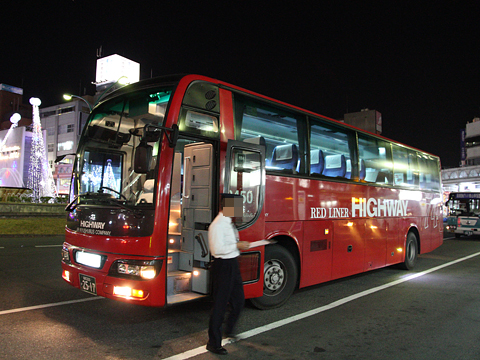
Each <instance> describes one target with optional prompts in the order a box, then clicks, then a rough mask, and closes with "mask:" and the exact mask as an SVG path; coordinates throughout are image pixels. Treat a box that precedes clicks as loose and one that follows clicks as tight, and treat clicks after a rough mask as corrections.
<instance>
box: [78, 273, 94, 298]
mask: <svg viewBox="0 0 480 360" xmlns="http://www.w3.org/2000/svg"><path fill="white" fill-rule="evenodd" d="M79 275H80V289H82V290H83V291H85V292H87V293H89V294H92V295H97V285H96V282H95V278H94V277H93V276H88V275H83V274H79Z"/></svg>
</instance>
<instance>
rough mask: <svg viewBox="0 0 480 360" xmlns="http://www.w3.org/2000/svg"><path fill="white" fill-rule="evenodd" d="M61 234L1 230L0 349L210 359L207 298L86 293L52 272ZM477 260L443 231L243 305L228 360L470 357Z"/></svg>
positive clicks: (23, 353)
mask: <svg viewBox="0 0 480 360" xmlns="http://www.w3.org/2000/svg"><path fill="white" fill-rule="evenodd" d="M62 240H63V239H62V237H55V238H39V239H34V238H26V239H19V238H16V239H0V294H1V300H0V359H4V358H5V359H53V358H55V359H67V358H68V359H78V358H85V359H162V358H168V357H171V356H177V357H176V358H186V357H187V356H188V355H194V357H193V358H194V359H215V358H217V356H215V355H213V354H210V353H207V352H205V351H204V344H205V341H206V338H207V334H206V328H207V324H208V315H209V309H210V303H209V302H208V301H202V302H196V303H190V304H183V305H180V306H176V307H171V308H167V309H155V308H145V307H138V306H133V305H128V304H123V303H119V302H115V301H111V300H107V299H98V298H93V297H90V296H89V295H88V294H85V293H83V292H80V291H78V290H77V289H74V288H72V287H70V286H69V285H67V284H66V283H64V282H63V280H62V279H61V277H60V272H61V270H60V262H59V261H60V246H59V245H61V243H62ZM50 245H51V246H50ZM468 256H471V257H470V258H468V259H467V258H466V257H468ZM454 261H458V262H456V263H452V262H454ZM439 267H441V268H439ZM479 270H480V238H468V239H467V238H465V239H464V238H462V239H461V240H446V241H445V243H444V245H443V246H442V247H440V248H439V249H437V250H435V251H434V252H432V253H430V254H425V255H422V256H421V257H420V261H419V264H418V266H417V268H416V269H415V271H413V272H405V271H402V270H398V269H396V268H385V269H380V270H375V271H372V272H369V273H366V274H361V275H357V276H353V277H349V278H347V279H342V280H337V281H333V282H330V283H327V284H322V285H318V286H314V287H310V288H308V289H302V290H299V291H297V292H296V293H295V294H294V296H292V298H291V299H290V300H289V301H288V303H287V304H286V305H285V306H283V307H282V308H280V309H274V310H270V311H259V310H256V309H254V308H252V307H250V306H248V305H247V307H246V309H245V311H244V313H243V316H242V318H241V320H240V324H239V332H240V333H241V336H243V337H244V339H243V340H241V341H239V342H237V343H234V344H229V345H227V349H228V350H229V352H230V354H229V355H228V358H229V359H245V358H251V359H385V358H389V359H449V360H450V359H479V358H480V346H479V345H478V344H480V342H479V340H480V310H479V309H480V296H479V295H480V277H479V276H478V274H479ZM411 275H415V276H417V277H413V278H412V277H411ZM85 300H87V301H85ZM59 304H61V305H59ZM52 305H55V306H52ZM32 307H33V308H32ZM307 312H310V313H307ZM186 352H187V353H186ZM195 354H196V355H195Z"/></svg>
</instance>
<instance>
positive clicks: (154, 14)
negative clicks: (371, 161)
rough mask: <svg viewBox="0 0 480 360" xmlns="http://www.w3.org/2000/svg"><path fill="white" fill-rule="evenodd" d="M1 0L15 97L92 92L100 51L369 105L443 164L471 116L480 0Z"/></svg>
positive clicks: (46, 100)
mask: <svg viewBox="0 0 480 360" xmlns="http://www.w3.org/2000/svg"><path fill="white" fill-rule="evenodd" d="M8 3H9V4H10V3H12V5H6V4H3V3H2V9H1V12H2V20H1V21H0V29H1V33H0V54H1V55H0V83H4V84H8V85H13V86H17V87H22V88H23V89H24V102H25V103H26V102H28V99H29V98H30V97H31V96H35V97H39V98H40V99H41V100H42V106H49V105H55V104H58V103H61V102H62V94H63V93H65V92H69V93H73V94H77V95H83V94H84V93H85V92H86V93H89V94H93V93H94V87H93V85H91V82H92V81H95V65H96V60H97V51H98V49H100V47H101V49H102V56H108V55H112V54H119V55H122V56H124V57H127V58H129V59H131V60H134V61H136V62H138V63H140V69H141V75H140V78H141V79H145V78H149V77H151V76H152V75H153V76H154V77H155V76H160V75H167V74H174V73H197V74H201V75H206V76H210V77H213V78H217V79H219V80H224V81H227V82H230V83H232V84H235V85H238V86H241V87H244V88H247V89H249V90H252V91H255V92H258V93H261V94H264V95H267V96H270V97H273V98H276V99H278V100H282V101H285V102H287V103H290V104H293V105H297V106H300V107H303V108H305V109H308V110H312V111H314V112H317V113H320V114H323V115H326V116H329V117H332V118H335V119H339V118H343V114H344V113H346V112H356V111H360V110H361V109H364V108H368V109H375V110H378V111H379V112H381V113H382V116H383V134H382V135H384V136H386V137H389V138H392V139H394V140H397V141H400V142H403V143H405V144H407V145H410V146H414V147H417V148H419V149H422V150H425V151H428V152H431V153H434V154H436V155H439V156H440V157H441V160H442V165H443V167H453V166H457V165H458V163H459V161H460V129H461V128H464V127H465V124H466V123H467V122H469V121H471V120H472V119H473V118H474V117H478V116H480V67H479V64H480V56H479V53H480V34H479V29H480V4H479V3H478V2H476V4H475V3H474V4H470V5H457V4H456V3H455V4H454V3H453V2H451V3H452V4H451V5H450V4H448V3H450V2H446V3H447V4H446V3H445V2H441V3H440V2H428V4H427V2H420V1H417V2H410V1H407V2H389V1H385V2H379V1H372V2H362V1H329V2H326V1H316V2H312V1H309V2H308V3H310V4H311V5H310V7H309V6H307V5H302V4H303V2H301V1H296V2H283V1H278V2H270V1H269V2H265V3H266V4H268V5H262V4H263V3H264V2H261V1H257V2H249V1H222V2H220V1H218V2H216V1H195V2H193V1H184V2H182V1H167V0H165V1H148V2H147V1H80V0H75V1H71V0H62V1H49V2H43V1H36V2H32V1H15V2H8ZM286 3H288V4H292V5H284V4H286ZM360 3H363V5H362V4H360ZM419 3H421V5H419ZM32 4H37V5H32ZM45 4H48V5H45ZM144 4H150V6H147V5H144ZM152 4H156V5H152ZM193 4H194V5H193ZM218 4H222V5H218ZM365 4H368V5H365Z"/></svg>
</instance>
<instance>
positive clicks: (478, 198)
mask: <svg viewBox="0 0 480 360" xmlns="http://www.w3.org/2000/svg"><path fill="white" fill-rule="evenodd" d="M446 205H447V207H448V211H449V214H450V216H479V215H480V193H452V194H450V199H449V200H448V202H447V204H446Z"/></svg>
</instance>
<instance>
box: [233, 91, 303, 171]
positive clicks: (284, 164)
mask: <svg viewBox="0 0 480 360" xmlns="http://www.w3.org/2000/svg"><path fill="white" fill-rule="evenodd" d="M234 100H235V139H236V140H240V141H245V140H248V139H251V138H255V137H259V136H260V137H261V138H262V139H264V144H265V159H266V160H265V163H266V164H265V165H266V170H267V171H276V172H281V173H282V174H303V173H305V172H306V145H305V144H306V142H307V135H306V129H305V128H306V125H305V121H304V117H303V116H302V115H299V114H296V113H294V112H291V111H287V110H285V109H283V108H281V107H276V106H272V105H270V104H267V103H264V102H262V101H261V100H254V99H248V98H244V97H242V96H241V95H240V94H234Z"/></svg>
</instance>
